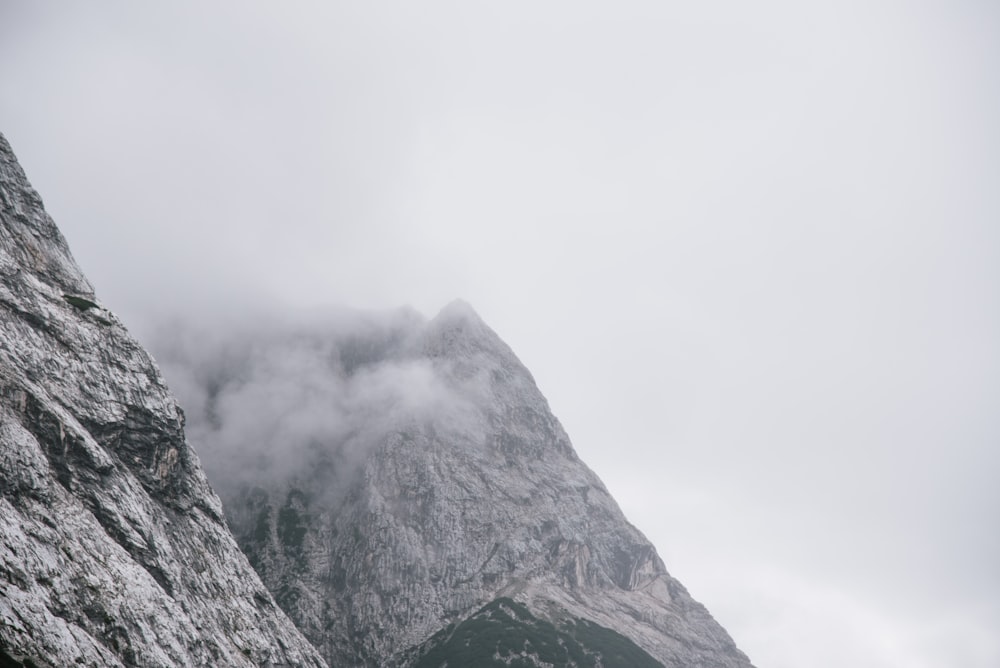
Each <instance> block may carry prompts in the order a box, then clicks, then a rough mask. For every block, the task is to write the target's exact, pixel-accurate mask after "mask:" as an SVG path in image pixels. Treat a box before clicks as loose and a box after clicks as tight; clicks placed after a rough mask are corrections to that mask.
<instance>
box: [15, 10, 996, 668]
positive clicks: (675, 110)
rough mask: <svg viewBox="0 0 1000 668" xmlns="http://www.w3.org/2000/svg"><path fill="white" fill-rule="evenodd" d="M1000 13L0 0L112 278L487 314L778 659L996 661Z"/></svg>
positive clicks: (179, 313)
mask: <svg viewBox="0 0 1000 668" xmlns="http://www.w3.org/2000/svg"><path fill="white" fill-rule="evenodd" d="M998 51H1000V9H998V8H997V6H995V5H994V4H993V3H987V2H978V1H975V0H956V1H952V2H934V1H928V2H908V3H903V2H889V1H881V0H876V1H874V2H851V1H848V2H836V3H832V2H820V3H792V2H773V1H772V2H768V1H765V2H760V3H736V2H716V3H688V4H684V3H653V2H649V3H638V2H617V3H613V4H611V3H608V4H600V3H593V2H573V3H570V2H543V3H530V4H529V3H519V2H513V3H484V2H462V3H459V2H451V3H448V2H423V3H402V2H377V3H363V4H362V3H342V2H334V3H319V2H314V3H310V2H291V3H281V4H280V5H278V4H275V3H264V2H241V3H238V4H237V3H227V4H225V5H223V4H222V3H194V2H173V3H158V4H156V5H153V4H150V3H127V2H97V3H86V4H84V3H56V2H46V1H41V2H39V1H32V2H18V1H17V0H13V1H8V2H5V3H3V5H2V8H0V127H2V130H3V132H4V133H5V135H6V136H7V137H8V139H9V140H10V142H11V144H12V146H13V147H14V150H15V151H16V152H17V154H18V156H19V158H20V160H21V163H22V165H23V166H24V168H25V170H26V172H27V173H28V176H29V178H30V179H31V181H32V182H33V184H34V185H35V187H36V188H37V189H38V190H39V192H40V193H41V194H42V196H43V198H44V199H45V202H46V206H47V208H48V210H49V212H50V213H51V214H52V216H53V217H54V218H55V220H56V222H57V223H58V224H59V226H60V228H61V229H62V230H63V232H64V233H65V234H66V236H67V238H68V240H69V242H70V245H71V247H72V249H73V252H74V254H75V256H76V258H77V259H78V260H79V262H80V264H81V265H82V267H83V269H84V271H85V272H86V273H87V275H88V277H89V278H90V279H91V281H92V283H93V284H94V285H95V287H96V289H97V291H98V296H99V298H100V299H101V300H102V301H103V302H104V303H105V304H107V305H108V306H110V307H111V308H112V309H113V310H115V311H116V312H117V313H119V314H120V315H121V316H122V317H123V318H124V319H125V320H126V322H128V323H129V324H130V326H131V327H132V328H133V329H134V330H135V331H136V333H137V334H139V335H140V337H141V338H145V339H147V340H151V339H152V338H153V336H152V335H153V334H154V333H155V332H154V331H153V324H152V323H156V322H161V321H162V320H163V319H164V318H178V319H180V320H181V321H184V322H198V321H201V320H203V319H204V318H205V317H206V315H207V314H212V315H213V316H215V317H218V316H220V314H222V315H225V314H226V313H232V314H240V313H244V312H247V311H249V310H251V309H252V310H254V312H258V313H259V312H263V313H269V314H271V316H270V317H272V318H273V319H274V320H275V321H279V322H280V321H284V320H285V319H286V318H288V317H290V316H289V314H290V313H295V312H301V311H316V310H322V309H324V308H327V307H330V306H331V305H348V306H353V307H358V308H365V309H386V308H391V307H396V306H400V305H410V306H412V307H414V308H415V309H417V310H418V311H420V312H422V313H423V314H425V315H426V316H432V315H433V314H434V313H435V312H437V310H438V309H439V308H441V307H442V306H443V305H444V304H446V303H448V302H450V301H451V300H452V299H453V298H455V297H462V298H463V299H465V300H467V301H468V302H470V303H471V304H472V305H474V307H475V308H476V310H477V311H478V312H479V313H480V314H481V315H482V317H483V318H484V320H485V321H486V322H487V323H489V324H490V326H491V327H493V328H494V329H495V330H496V331H497V332H498V333H499V334H500V336H501V337H503V338H504V340H505V341H507V343H509V344H510V346H511V347H512V348H513V349H514V351H515V352H516V353H517V354H518V356H519V357H520V358H521V359H522V360H523V361H524V362H525V364H526V366H527V367H528V368H529V369H531V371H532V373H533V374H534V375H535V378H536V380H537V381H538V384H539V386H540V387H541V389H542V391H543V392H544V393H545V394H546V396H547V398H548V399H549V402H550V404H551V405H552V408H553V410H554V412H555V413H556V415H557V416H558V417H559V418H560V420H561V421H562V422H563V424H564V425H565V427H566V429H567V431H568V433H569V435H570V437H571V438H572V439H573V442H574V445H575V447H576V448H577V450H578V452H579V454H580V456H581V457H582V459H583V460H584V461H586V462H587V463H588V464H589V465H590V466H591V467H592V468H593V469H594V470H595V471H596V472H597V473H598V474H599V475H600V476H601V477H602V478H603V480H604V481H605V482H606V483H607V485H608V487H609V489H610V491H611V492H612V493H613V494H614V495H615V497H616V498H617V499H618V500H619V502H620V503H621V504H622V506H623V509H624V511H625V513H626V515H627V516H628V517H629V518H630V519H631V520H632V521H633V522H634V523H635V524H636V526H638V527H639V528H640V529H641V530H642V531H644V532H645V533H646V534H647V535H648V536H649V537H650V539H651V540H652V541H653V542H654V543H655V544H656V545H657V547H658V549H659V551H660V553H661V555H662V556H663V558H664V561H665V562H666V564H667V566H668V568H669V569H670V571H671V573H672V574H673V575H675V576H676V577H678V578H679V579H680V580H681V581H682V582H683V583H684V584H685V585H686V586H687V587H688V589H689V590H690V591H691V593H692V595H694V596H695V598H697V599H699V600H700V601H702V602H703V603H705V604H706V606H707V607H708V608H709V610H710V611H712V613H713V614H714V616H715V617H716V618H717V619H718V620H719V621H720V622H721V623H722V625H723V626H725V627H726V628H727V630H728V631H729V632H730V633H731V634H732V635H733V637H734V638H735V640H736V642H737V644H738V645H739V646H740V647H741V648H742V649H743V650H744V651H745V652H747V654H748V655H749V656H750V658H751V659H752V660H753V661H754V663H755V664H756V665H758V666H760V667H761V668H791V667H792V666H802V665H810V666H816V667H817V668H832V667H833V666H837V667H838V668H839V667H840V666H843V665H852V666H856V667H858V668H896V667H898V666H908V667H910V668H938V667H939V666H946V665H951V666H963V667H967V668H994V667H995V666H997V665H1000V640H998V637H997V634H996V629H998V628H1000V603H998V601H1000V569H998V568H997V564H1000V532H998V531H997V528H998V527H1000V485H997V481H996V479H997V472H998V470H1000V461H998V460H1000V455H998V443H1000V418H998V411H997V407H998V405H1000V348H998V346H997V341H1000V299H998V290H997V287H998V285H1000V269H998V267H1000V225H998V221H1000V187H998V184H1000V127H998V123H997V120H996V119H998V118H1000V67H998V65H1000V58H998V56H1000V52H998Z"/></svg>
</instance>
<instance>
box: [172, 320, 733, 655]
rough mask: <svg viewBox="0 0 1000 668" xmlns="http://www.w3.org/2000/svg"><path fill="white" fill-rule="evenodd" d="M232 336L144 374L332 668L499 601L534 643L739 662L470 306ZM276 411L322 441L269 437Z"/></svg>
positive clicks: (253, 556)
mask: <svg viewBox="0 0 1000 668" xmlns="http://www.w3.org/2000/svg"><path fill="white" fill-rule="evenodd" d="M250 329H252V328H248V330H247V331H244V332H242V333H238V334H234V335H233V337H232V340H230V341H224V342H221V343H220V344H219V353H218V354H219V355H221V356H224V357H225V363H224V364H216V365H214V366H213V364H212V363H211V360H210V359H207V358H199V359H194V358H191V357H190V355H191V354H192V353H191V352H190V351H188V352H187V353H185V352H184V351H183V350H180V349H179V347H178V346H176V345H175V346H173V347H170V346H164V347H163V349H162V350H163V351H164V354H163V355H161V359H163V360H164V364H165V369H166V372H167V374H168V376H169V377H171V378H174V375H175V374H176V376H177V377H178V378H179V379H183V382H182V383H181V385H182V386H184V387H186V388H188V392H189V396H190V397H191V401H190V409H191V414H192V415H193V416H194V417H193V421H197V422H198V423H199V425H200V426H199V428H198V429H197V433H198V434H199V435H198V436H197V438H198V439H199V448H200V449H201V451H202V452H203V453H205V457H206V462H207V463H206V467H207V469H208V471H209V475H210V476H212V477H213V482H214V483H216V484H217V486H218V487H219V489H221V490H225V491H224V492H222V493H223V499H224V503H225V506H226V509H227V515H228V517H229V519H230V524H231V526H232V527H233V532H234V534H235V535H236V536H237V539H238V540H239V542H240V545H241V547H242V548H243V549H244V551H245V552H246V553H247V555H248V556H249V558H250V561H251V563H252V564H253V565H254V566H255V568H257V570H258V572H259V573H260V574H261V577H262V578H263V580H264V582H265V583H266V584H267V585H268V587H269V589H270V590H271V591H272V592H273V593H274V594H275V597H276V598H277V600H278V602H279V604H280V605H282V607H283V608H284V609H285V610H286V611H287V612H288V613H289V615H290V616H291V617H292V618H293V619H294V620H295V621H296V623H297V624H298V626H299V628H300V629H301V630H302V631H303V633H305V634H306V636H307V637H309V638H310V640H312V641H313V643H314V644H315V645H316V646H317V647H318V648H320V649H321V651H322V652H323V654H324V656H325V657H326V658H327V660H328V661H329V662H330V663H331V665H338V666H353V665H365V666H385V665H413V664H414V663H415V662H419V661H426V660H430V659H427V657H428V656H429V657H431V659H433V657H434V656H439V655H441V651H444V650H443V649H442V650H441V651H438V650H437V649H436V643H437V642H439V641H441V642H444V640H441V636H439V639H438V640H435V639H434V638H433V637H432V636H434V635H435V634H436V633H438V632H441V631H442V630H443V629H446V628H447V627H449V625H461V624H462V623H465V622H470V620H472V621H474V620H473V618H474V617H475V615H476V614H477V612H476V611H477V610H480V609H481V608H482V607H483V606H485V605H488V604H490V602H493V601H497V600H501V599H504V598H509V599H511V600H514V601H516V602H517V603H518V604H519V605H523V606H526V608H525V609H526V610H527V611H529V612H530V614H531V615H533V616H534V617H536V618H537V619H539V620H541V621H542V622H544V623H547V624H549V625H551V626H552V627H553V628H558V629H566V628H578V627H579V628H583V626H586V625H592V627H593V628H604V629H607V630H609V632H613V633H615V634H620V636H622V637H623V638H625V639H627V640H628V641H629V642H632V643H634V644H635V645H637V646H638V648H641V650H639V651H643V652H646V653H648V654H649V655H650V656H652V657H654V658H655V660H656V661H659V662H660V663H662V664H663V665H665V666H670V667H680V666H685V667H689V666H704V667H708V666H713V667H719V668H723V667H725V668H746V667H748V666H749V665H750V663H749V661H748V660H747V658H746V657H745V656H744V655H743V654H742V653H741V652H740V651H739V650H738V649H737V648H736V646H735V645H734V643H733V641H732V640H731V639H730V637H729V636H728V635H727V634H726V632H725V631H724V630H723V629H722V628H721V627H720V626H719V625H718V624H717V623H716V622H715V621H714V620H713V619H712V617H711V616H710V615H709V613H708V612H707V611H706V610H705V608H704V607H703V606H702V605H700V604H699V603H697V602H696V601H694V600H693V599H692V598H691V597H690V596H689V595H688V593H687V591H686V590H685V589H684V587H683V586H682V585H681V584H680V583H679V582H678V581H677V580H675V579H673V578H672V577H671V576H670V575H669V574H668V573H667V571H666V569H665V568H664V565H663V563H662V561H661V560H660V558H659V557H658V556H657V553H656V550H655V549H654V547H653V546H652V545H651V544H650V543H649V541H648V540H646V538H645V537H644V536H643V535H642V534H641V533H640V532H639V531H638V530H636V529H635V528H634V527H633V526H631V525H630V524H629V523H628V522H627V521H626V519H625V517H624V516H623V515H622V513H621V511H620V509H619V508H618V506H617V504H616V503H615V501H614V500H613V499H612V498H611V496H610V495H609V494H608V491H607V490H606V489H605V487H604V485H603V484H602V483H601V481H600V480H599V479H598V478H597V476H596V475H595V474H594V473H593V472H592V471H590V469H588V468H587V466H586V465H584V464H583V462H581V461H580V459H579V458H578V457H577V455H576V454H575V452H574V450H573V447H572V445H571V444H570V441H569V439H568V438H567V436H566V434H565V432H564V431H563V429H562V427H561V426H560V424H559V422H558V421H557V420H556V418H555V417H554V416H553V415H552V413H551V411H550V410H549V407H548V404H547V402H546V401H545V399H544V397H543V396H542V394H541V393H540V392H539V390H538V388H537V387H536V386H535V383H534V380H533V379H532V377H531V374H530V373H529V372H528V371H527V369H525V368H524V366H523V365H522V364H521V363H520V362H519V361H518V359H517V358H516V357H515V356H514V354H513V353H512V352H511V350H510V349H509V348H508V347H507V345H506V344H504V343H503V342H502V341H501V340H500V339H499V337H498V336H497V335H496V334H495V333H494V332H493V331H492V330H491V329H490V328H489V327H488V326H486V325H485V324H484V323H483V322H482V320H481V319H480V318H479V317H478V315H477V314H476V313H475V312H473V310H472V309H471V308H470V307H469V306H467V305H466V304H464V303H461V302H456V303H454V304H452V305H450V306H449V307H447V308H446V309H444V310H443V311H442V312H441V313H440V314H439V315H438V316H437V317H436V318H435V319H433V320H432V321H430V322H423V321H422V320H420V319H419V318H416V317H414V316H412V315H410V316H408V315H406V314H400V315H396V316H389V317H387V318H386V322H385V323H384V324H383V326H382V327H381V328H379V327H377V326H376V327H371V326H367V325H366V326H365V327H360V328H357V329H360V330H362V331H361V333H360V334H352V333H350V332H351V328H350V327H346V331H347V332H348V333H346V334H345V331H344V330H345V328H344V327H340V329H337V328H330V329H327V330H324V329H323V327H315V326H313V327H311V328H310V327H306V328H299V329H295V327H290V328H289V329H288V331H284V332H282V331H272V332H269V333H268V334H267V335H266V336H262V335H260V334H259V333H248V331H249V330H250ZM195 338H197V339H198V340H203V337H195ZM180 348H183V346H181V347H180ZM185 354H187V355H188V357H185ZM197 354H198V355H206V354H208V353H206V351H205V350H204V349H200V348H199V349H197ZM296 384H297V385H296ZM293 386H295V387H298V388H299V390H300V393H299V394H293V395H287V391H288V389H289V388H291V387H293ZM303 387H304V388H311V389H302V388H303ZM199 388H200V389H199ZM261 397H267V398H268V401H269V402H270V404H273V403H274V402H275V401H278V402H279V403H280V404H281V406H282V407H281V409H280V411H277V412H275V413H274V414H272V415H268V414H267V411H268V410H269V409H268V406H269V404H268V402H265V401H261ZM182 398H183V395H182ZM199 402H200V408H199V405H198V404H199ZM186 405H187V404H186ZM240 406H244V408H243V409H240V408H239V407H240ZM246 406H252V408H250V409H247V408H245V407H246ZM302 406H312V408H311V409H309V410H308V411H305V412H303V411H302V408H301V407H302ZM324 411H326V412H329V413H331V414H334V415H336V419H335V420H333V421H332V422H333V423H335V424H330V425H324V422H323V420H322V416H323V414H324ZM358 414H360V415H362V416H364V418H363V419H360V420H359V419H357V418H356V416H357V415H358ZM289 415H293V416H294V417H293V419H292V422H293V423H294V424H297V425H301V424H309V423H312V424H316V425H321V426H322V428H317V429H316V430H314V431H312V432H310V433H308V434H303V433H301V432H299V431H296V430H294V429H291V428H290V425H287V424H286V425H284V426H282V424H281V423H283V422H284V421H286V420H287V419H288V416H289ZM336 425H339V427H337V426H336ZM248 453H249V454H248ZM213 459H218V460H219V461H220V462H223V465H213V464H210V463H208V462H209V461H210V460H213ZM289 462H297V464H296V465H290V464H289ZM248 469H252V471H250V472H248ZM470 623H471V622H470ZM581 625H583V626H581ZM588 628H590V627H588ZM445 640H446V638H445ZM549 640H551V641H552V642H557V643H558V642H559V640H558V638H556V637H555V636H553V637H552V638H550V639H549ZM417 647H419V650H416V649H414V648H417ZM445 649H447V648H445ZM518 660H519V661H520V660H523V661H528V659H527V658H525V657H521V659H518ZM417 665H425V664H421V663H418V664H417ZM449 665H451V664H449ZM524 665H528V664H524ZM532 665H534V664H532ZM538 665H542V664H538ZM566 665H570V664H566ZM574 665H575V664H574Z"/></svg>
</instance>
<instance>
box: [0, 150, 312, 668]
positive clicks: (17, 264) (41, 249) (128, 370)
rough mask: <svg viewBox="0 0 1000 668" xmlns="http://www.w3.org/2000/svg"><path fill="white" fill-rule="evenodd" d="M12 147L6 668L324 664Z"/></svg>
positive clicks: (3, 431) (2, 633)
mask: <svg viewBox="0 0 1000 668" xmlns="http://www.w3.org/2000/svg"><path fill="white" fill-rule="evenodd" d="M183 422H184V420H183V415H182V413H181V411H180V409H179V408H178V407H177V404H176V403H175V401H174V399H173V397H172V396H171V395H170V394H169V392H168V391H167V388H166V386H165V385H164V383H163V379H162V377H161V376H160V373H159V370H158V369H157V367H156V365H155V364H154V363H153V360H152V358H150V357H149V355H148V354H147V353H146V352H145V351H144V350H143V349H142V347H140V346H139V344H138V343H136V341H135V340H134V339H133V338H132V337H131V336H129V334H128V332H127V331H126V330H125V328H124V327H123V326H122V325H121V323H120V322H119V321H118V319H117V318H116V317H115V316H114V315H113V314H112V313H110V312H109V311H108V310H106V309H105V308H104V306H103V305H102V304H101V303H100V301H99V300H98V298H97V297H96V296H95V295H94V291H93V288H92V287H91V286H90V284H89V283H88V282H87V280H86V279H85V278H84V276H83V274H82V273H81V272H80V269H79V268H78V267H77V265H76V263H75V262H74V261H73V258H72V257H71V255H70V252H69V249H68V247H67V245H66V242H65V240H64V239H63V237H62V235H61V234H60V233H59V230H58V229H57V228H56V226H55V224H54V223H53V222H52V220H51V218H49V216H48V215H47V214H46V213H45V211H44V209H43V208H42V201H41V199H40V198H39V196H38V194H37V193H36V192H35V191H34V190H33V189H32V188H31V186H30V185H29V184H28V182H27V179H26V178H25V176H24V173H23V171H22V170H21V168H20V166H19V165H18V164H17V161H16V159H15V157H14V155H13V153H12V151H11V149H10V146H9V144H8V143H7V141H6V139H5V138H3V137H2V136H0V665H3V666H38V667H42V666H52V667H55V666H70V665H76V664H80V665H86V666H163V667H167V666H220V665H226V666H264V665H269V666H271V665H273V666H279V665H284V666H289V665H295V666H320V665H325V664H324V662H323V660H322V659H321V658H320V657H319V655H318V654H317V653H316V651H315V649H314V648H313V647H312V646H310V645H309V643H308V642H307V641H306V640H305V639H304V638H303V637H302V636H301V635H300V634H299V632H298V631H297V630H296V629H295V627H294V626H293V625H292V623H291V621H289V619H288V617H287V616H286V615H285V614H284V613H283V612H282V611H281V610H280V609H279V608H278V606H277V605H275V603H274V599H273V598H272V597H271V595H270V593H268V591H267V589H265V587H264V586H263V584H262V583H261V581H260V579H259V578H258V577H257V574H256V573H255V572H254V571H253V569H252V568H251V567H250V565H249V564H248V563H247V560H246V558H245V557H244V556H243V554H242V553H241V552H240V551H239V548H238V547H237V545H236V542H235V541H234V540H233V537H232V535H231V534H230V532H229V530H228V529H227V527H226V524H225V521H224V519H223V515H222V505H221V503H220V501H219V498H218V497H217V496H216V495H215V494H214V493H213V492H212V490H211V489H210V487H209V484H208V481H207V480H206V478H205V475H204V473H203V472H202V469H201V466H200V464H199V462H198V458H197V456H196V455H195V453H194V451H193V450H192V449H191V447H190V446H189V445H188V443H187V442H186V440H185V438H184V432H183Z"/></svg>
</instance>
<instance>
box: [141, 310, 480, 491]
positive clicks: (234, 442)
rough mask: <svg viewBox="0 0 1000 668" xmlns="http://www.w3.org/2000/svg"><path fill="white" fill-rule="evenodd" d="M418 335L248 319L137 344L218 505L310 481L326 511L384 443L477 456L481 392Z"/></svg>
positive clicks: (159, 332)
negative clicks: (317, 485) (431, 445)
mask: <svg viewBox="0 0 1000 668" xmlns="http://www.w3.org/2000/svg"><path fill="white" fill-rule="evenodd" d="M428 327H429V325H428V323H427V322H426V321H425V320H424V319H423V318H421V317H420V316H419V315H418V314H416V313H415V312H413V311H411V310H408V309H399V310H395V311H386V312H364V311H356V310H349V309H343V308H341V309H336V310H333V309H330V310H327V311H326V312H325V313H323V314H322V315H319V314H316V313H313V314H304V313H302V312H297V313H292V312H275V311H271V312H268V313H266V314H263V313H257V314H253V313H251V312H249V311H248V312H246V313H243V314H240V315H231V316H229V317H225V318H213V316H210V315H205V316H203V318H201V319H199V321H198V322H197V323H194V322H187V321H178V320H174V321H172V322H163V323H160V324H159V325H158V326H156V327H154V328H152V330H153V331H152V332H151V333H150V335H149V337H148V339H147V341H148V345H149V347H150V349H151V351H152V352H153V353H154V355H156V358H157V360H158V363H159V365H160V368H161V370H162V372H163V373H164V375H165V377H166V379H167V382H168V383H169V385H170V387H171V389H172V391H173V392H174V394H175V395H176V397H177V400H178V403H179V404H180V405H181V406H182V407H184V410H185V418H186V425H185V431H186V434H187V437H188V439H189V441H190V442H191V443H192V445H193V446H194V447H195V448H196V450H197V451H198V453H199V456H200V458H201V460H202V464H203V465H204V467H205V471H206V473H207V474H208V477H209V480H210V481H211V482H212V484H213V486H214V487H215V488H216V490H217V491H218V492H219V494H220V495H221V496H222V497H223V499H224V500H228V499H231V498H232V497H233V496H234V495H236V494H239V493H240V492H242V491H245V490H246V489H247V488H252V487H258V486H260V487H264V488H271V489H279V490H283V489H284V486H286V485H290V484H293V483H296V482H301V481H302V480H304V479H306V478H310V479H311V478H314V477H315V476H316V475H317V473H318V472H319V474H320V477H321V478H322V485H323V488H324V489H325V497H326V498H325V499H324V502H327V503H334V502H336V501H337V500H338V499H339V498H340V497H341V496H342V494H343V493H345V492H346V491H347V490H348V488H349V486H350V485H351V483H352V482H354V481H355V478H356V477H357V476H358V475H359V470H360V467H361V466H362V465H363V464H364V462H365V460H366V458H367V457H368V456H369V455H370V454H371V453H372V452H373V451H374V450H375V449H377V448H378V447H379V446H380V445H382V444H383V443H384V442H385V440H386V439H387V437H388V436H389V435H390V434H393V433H396V432H400V431H407V430H412V429H421V428H433V429H434V430H435V432H436V433H437V434H438V435H439V437H441V438H445V439H448V440H449V442H450V443H452V445H454V446H455V447H481V446H482V445H483V443H484V441H485V426H484V424H483V423H482V411H483V410H484V408H483V407H484V405H485V404H486V402H487V401H488V392H489V387H488V382H487V381H486V379H485V378H483V377H482V376H481V375H477V374H466V375H462V374H458V373H456V369H455V368H454V363H453V362H452V361H451V360H447V359H433V358H431V357H429V356H427V355H426V350H425V346H426V345H427V342H428V338H427V337H428V336H432V334H429V332H432V331H433V330H429V329H428ZM319 469H322V470H321V471H318V470H319Z"/></svg>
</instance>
